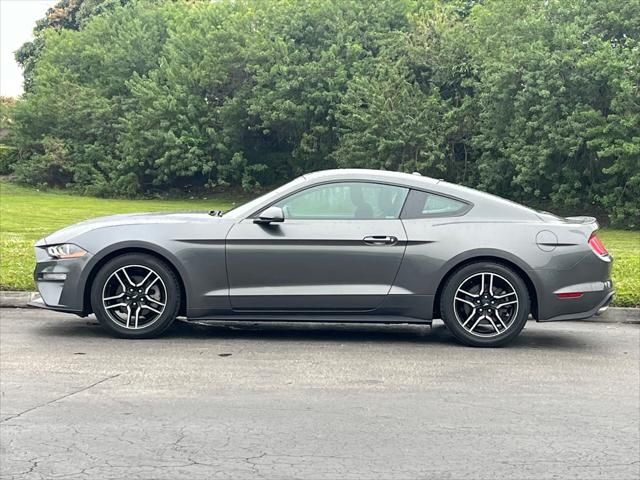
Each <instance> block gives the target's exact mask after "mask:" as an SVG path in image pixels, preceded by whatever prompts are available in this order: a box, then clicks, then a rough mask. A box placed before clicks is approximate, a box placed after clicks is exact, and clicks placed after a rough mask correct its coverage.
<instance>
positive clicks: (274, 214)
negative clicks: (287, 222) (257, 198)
mask: <svg viewBox="0 0 640 480" xmlns="http://www.w3.org/2000/svg"><path fill="white" fill-rule="evenodd" d="M281 222H284V212H283V211H282V209H281V208H280V207H269V208H267V209H266V210H263V211H262V212H260V214H259V215H258V218H254V219H253V223H262V224H269V223H281Z"/></svg>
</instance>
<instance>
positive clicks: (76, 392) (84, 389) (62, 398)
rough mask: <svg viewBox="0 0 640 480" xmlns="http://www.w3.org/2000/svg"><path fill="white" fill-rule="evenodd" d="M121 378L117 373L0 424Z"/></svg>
mask: <svg viewBox="0 0 640 480" xmlns="http://www.w3.org/2000/svg"><path fill="white" fill-rule="evenodd" d="M119 376H120V374H119V373H116V374H115V375H111V376H109V377H106V378H103V379H102V380H98V381H97V382H94V383H92V384H91V385H87V386H86V387H82V388H79V389H78V390H74V391H73V392H70V393H67V394H66V395H62V396H61V397H58V398H54V399H53V400H50V401H48V402H45V403H41V404H40V405H36V406H35V407H31V408H27V409H26V410H23V411H22V412H20V413H16V414H15V415H11V416H9V417H7V418H5V419H3V420H0V423H5V422H8V421H9V420H13V419H14V418H18V417H21V416H23V415H25V414H27V413H29V412H33V411H34V410H37V409H39V408H42V407H46V406H48V405H52V404H54V403H56V402H59V401H60V400H64V399H65V398H69V397H72V396H73V395H76V394H78V393H82V392H86V391H87V390H89V389H91V388H93V387H95V386H97V385H100V384H101V383H104V382H107V381H109V380H112V379H114V378H116V377H119Z"/></svg>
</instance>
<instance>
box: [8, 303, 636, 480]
mask: <svg viewBox="0 0 640 480" xmlns="http://www.w3.org/2000/svg"><path fill="white" fill-rule="evenodd" d="M0 316H1V319H0V373H1V390H2V391H1V397H0V399H1V404H0V414H1V417H2V418H1V421H2V423H1V424H0V440H1V452H0V475H1V477H2V478H6V479H9V478H26V479H39V478H46V479H51V478H74V479H75V478H78V479H85V478H86V479H110V478H114V479H115V478H128V479H138V478H144V479H151V478H167V479H177V478H185V479H200V478H202V479H204V478H238V479H253V478H269V479H271V478H309V479H329V478H331V479H333V478H354V479H356V478H357V479H360V478H403V479H404V478H438V479H447V478H451V479H460V478H473V479H494V478H509V479H525V478H526V479H534V478H535V479H542V478H554V479H557V478H576V479H581V480H586V479H607V480H610V479H626V478H628V479H637V478H638V476H639V475H640V463H639V459H640V432H639V428H640V427H639V409H640V391H639V390H640V377H639V376H640V373H639V372H640V367H639V363H638V362H639V349H640V347H639V344H640V327H639V326H638V325H629V324H626V325H623V324H596V323H579V322H567V323H555V324H546V325H539V324H535V323H531V322H530V323H529V325H528V326H527V328H526V329H525V331H524V332H523V334H522V335H521V337H520V338H519V339H518V340H517V341H516V343H515V344H513V346H512V347H509V348H503V349H495V350H480V349H472V348H465V347H462V346H459V345H458V344H456V343H455V342H454V341H453V339H452V338H451V336H450V335H449V334H448V333H447V331H446V329H445V328H444V327H443V326H442V325H441V324H436V325H435V326H434V328H433V329H429V328H428V327H409V326H401V327H377V326H375V327H371V326H327V325H324V326H317V325H291V324H277V325H264V326H251V325H247V326H243V327H242V328H237V327H233V328H231V327H228V326H227V327H208V328H205V327H195V326H191V325H180V326H178V327H177V328H175V329H174V330H173V331H172V332H171V333H170V335H168V336H167V337H165V338H162V339H158V340H147V341H124V340H115V339H111V338H109V337H107V336H105V335H104V334H103V333H102V331H101V330H100V329H99V327H97V326H96V325H95V323H94V321H93V320H92V319H79V318H74V317H68V316H63V315H59V314H52V313H49V312H41V311H34V310H6V309H5V310H2V311H0Z"/></svg>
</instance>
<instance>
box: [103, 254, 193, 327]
mask: <svg viewBox="0 0 640 480" xmlns="http://www.w3.org/2000/svg"><path fill="white" fill-rule="evenodd" d="M91 303H92V306H93V309H94V312H95V314H96V316H97V317H98V320H99V321H100V323H101V324H102V325H103V326H104V327H105V328H107V329H108V330H110V331H111V332H113V333H115V334H117V335H119V336H122V337H130V338H143V337H151V336H156V335H159V334H160V333H162V332H163V331H164V330H165V329H166V328H168V327H169V325H171V323H173V321H174V319H175V317H176V315H177V311H178V308H179V306H180V288H179V285H178V280H177V278H176V276H175V274H174V273H173V271H172V270H171V268H169V267H168V266H167V265H166V264H165V263H164V262H162V261H161V260H159V259H157V258H155V257H153V256H150V255H145V254H135V253H134V254H125V255H122V256H120V257H116V258H114V259H113V260H111V261H110V262H108V263H107V264H106V265H104V267H102V269H101V270H100V271H99V273H98V275H97V276H96V278H95V280H94V282H93V286H92V291H91Z"/></svg>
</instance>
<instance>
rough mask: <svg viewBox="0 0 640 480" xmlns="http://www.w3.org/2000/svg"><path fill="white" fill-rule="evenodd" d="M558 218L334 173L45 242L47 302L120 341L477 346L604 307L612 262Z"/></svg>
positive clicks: (40, 277) (420, 184)
mask: <svg viewBox="0 0 640 480" xmlns="http://www.w3.org/2000/svg"><path fill="white" fill-rule="evenodd" d="M597 229H598V224H597V223H596V221H595V219H594V218H591V217H569V218H559V217H557V216H555V215H551V214H549V213H544V212H539V211H535V210H532V209H530V208H527V207H524V206H522V205H518V204H516V203H512V202H510V201H507V200H504V199H502V198H499V197H495V196H493V195H489V194H487V193H483V192H480V191H477V190H473V189H470V188H466V187H462V186H458V185H452V184H450V183H446V182H444V181H440V180H435V179H432V178H428V177H423V176H420V175H418V174H413V175H411V174H403V173H394V172H385V171H375V170H329V171H323V172H316V173H312V174H309V175H304V176H302V177H299V178H297V179H295V180H293V181H291V182H289V183H287V184H286V185H284V186H282V187H280V188H278V189H276V190H274V191H272V192H270V193H267V194H266V195H263V196H261V197H259V198H257V199H255V200H253V201H250V202H249V203H246V204H244V205H242V206H240V207H237V208H234V209H233V210H230V211H228V212H226V213H221V212H210V213H170V214H135V215H116V216H110V217H104V218H98V219H95V220H89V221H86V222H81V223H78V224H76V225H73V226H70V227H67V228H64V229H62V230H60V231H58V232H55V233H53V234H51V235H49V236H48V237H46V238H43V239H42V240H39V241H38V242H37V243H36V245H35V252H36V259H37V264H36V268H35V272H34V275H35V281H36V283H37V285H38V290H39V291H40V294H41V297H42V300H40V301H39V302H38V303H39V305H40V306H43V307H46V308H50V309H52V310H58V311H63V312H70V313H75V314H78V315H81V316H85V315H88V314H91V313H94V314H95V315H96V317H97V318H98V320H99V321H100V323H101V324H102V326H103V327H104V328H105V329H106V330H108V331H109V332H110V333H112V334H114V335H116V336H119V337H126V338H145V337H153V336H157V335H160V334H161V333H162V332H164V331H165V330H166V329H167V328H168V327H169V326H170V325H171V324H172V323H173V322H174V320H175V319H176V317H177V316H183V317H186V319H187V320H190V321H198V322H203V321H205V322H206V321H213V320H251V321H255V320H265V321H269V320H272V321H275V320H277V321H322V322H366V323H372V322H383V323H422V324H429V323H430V322H431V320H432V319H433V318H442V320H443V321H444V322H445V324H446V326H447V327H448V329H449V330H450V331H451V333H452V334H453V335H454V336H455V337H456V338H457V339H458V340H460V341H461V342H463V343H465V344H467V345H472V346H499V345H504V344H506V343H507V342H509V341H511V340H513V339H514V338H515V337H516V336H517V335H518V334H519V333H520V331H521V330H522V328H523V327H524V325H525V323H526V322H527V319H528V317H529V315H532V316H533V318H535V319H536V320H538V321H540V322H546V321H552V320H575V319H582V318H587V317H590V316H592V315H594V314H598V313H600V312H602V311H604V310H605V309H606V308H607V306H608V305H609V303H610V301H611V298H612V296H613V294H614V291H613V286H612V283H611V280H610V278H609V273H610V269H611V262H612V259H611V257H610V255H609V254H608V253H607V251H606V249H605V248H604V246H603V245H602V243H601V242H600V241H599V240H598V238H597V237H596V230H597Z"/></svg>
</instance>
